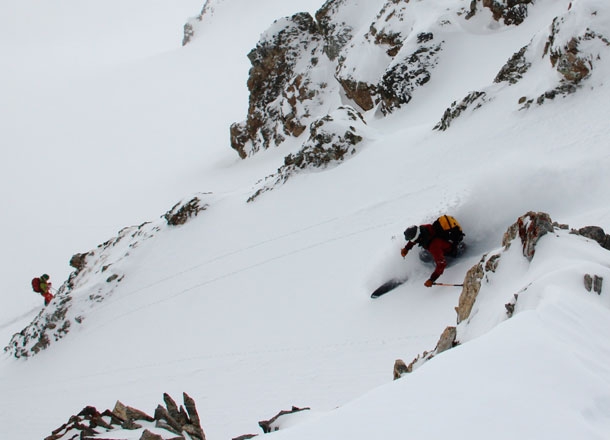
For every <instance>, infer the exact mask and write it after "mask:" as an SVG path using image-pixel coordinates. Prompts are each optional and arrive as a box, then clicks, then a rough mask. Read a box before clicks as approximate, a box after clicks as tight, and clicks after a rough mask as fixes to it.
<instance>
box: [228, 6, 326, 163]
mask: <svg viewBox="0 0 610 440" xmlns="http://www.w3.org/2000/svg"><path fill="white" fill-rule="evenodd" d="M278 24H281V25H283V26H281V29H280V30H279V31H276V32H275V33H273V34H271V35H270V34H263V37H261V40H260V41H259V42H258V44H257V45H256V47H255V48H254V49H253V50H252V51H251V52H250V53H249V54H248V58H249V60H250V62H251V64H252V67H251V69H250V72H249V78H248V90H249V91H250V103H249V109H248V116H247V119H246V121H244V122H240V123H235V124H232V125H231V128H230V134H231V147H232V148H233V149H235V150H236V151H237V152H238V154H239V156H240V157H241V158H246V157H248V155H250V154H252V153H255V152H256V151H258V150H260V149H266V148H269V147H271V146H274V145H279V144H281V143H282V142H283V141H284V140H285V137H286V136H290V135H291V136H298V135H299V134H300V133H302V131H303V130H304V128H305V124H304V122H302V118H304V117H305V115H304V114H302V113H301V112H300V111H299V109H298V106H297V102H299V103H300V102H303V101H307V100H311V99H313V97H315V95H316V93H317V91H316V90H315V89H314V85H313V84H311V83H310V81H309V79H306V78H304V77H303V76H300V72H296V71H295V67H296V64H297V62H298V61H299V60H300V59H303V58H305V57H310V59H311V58H314V59H315V58H316V53H317V52H318V51H319V52H320V54H321V53H322V50H323V41H322V35H321V34H320V29H319V27H318V25H317V24H316V23H315V21H314V19H313V17H311V15H309V14H307V13H300V14H295V15H293V16H292V17H290V18H285V19H282V20H278V21H277V22H276V27H277V25H278ZM286 107H288V108H290V110H289V111H286V110H285V108H286Z"/></svg>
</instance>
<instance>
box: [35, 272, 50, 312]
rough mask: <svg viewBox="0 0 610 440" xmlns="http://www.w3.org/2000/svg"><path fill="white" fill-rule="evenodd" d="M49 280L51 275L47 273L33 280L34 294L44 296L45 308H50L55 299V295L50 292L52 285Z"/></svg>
mask: <svg viewBox="0 0 610 440" xmlns="http://www.w3.org/2000/svg"><path fill="white" fill-rule="evenodd" d="M49 279H50V277H49V275H47V274H46V273H45V274H42V275H41V276H39V277H37V278H34V279H33V280H32V289H34V292H37V293H40V294H41V295H42V297H43V298H44V305H45V306H48V305H49V303H50V302H51V300H52V299H53V294H52V293H51V292H50V290H51V286H52V283H51V281H49Z"/></svg>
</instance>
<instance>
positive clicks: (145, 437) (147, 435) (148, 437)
mask: <svg viewBox="0 0 610 440" xmlns="http://www.w3.org/2000/svg"><path fill="white" fill-rule="evenodd" d="M140 440H163V437H161V436H160V435H159V434H153V433H152V432H150V431H149V430H148V429H145V430H144V432H143V433H142V436H141V437H140Z"/></svg>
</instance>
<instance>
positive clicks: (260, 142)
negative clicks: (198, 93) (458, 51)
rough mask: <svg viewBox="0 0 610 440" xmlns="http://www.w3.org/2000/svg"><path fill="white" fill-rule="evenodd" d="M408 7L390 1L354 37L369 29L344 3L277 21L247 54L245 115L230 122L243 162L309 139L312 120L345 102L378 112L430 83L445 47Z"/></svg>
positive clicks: (332, 3) (337, 1) (406, 99)
mask: <svg viewBox="0 0 610 440" xmlns="http://www.w3.org/2000/svg"><path fill="white" fill-rule="evenodd" d="M410 7H411V6H410V5H409V2H402V1H400V2H398V1H395V0H388V1H387V2H386V3H385V4H384V6H383V8H382V9H381V11H377V16H376V17H375V18H373V20H372V23H371V24H369V25H368V31H366V32H364V33H355V32H356V31H355V30H359V29H362V28H364V29H367V27H366V25H367V18H366V16H363V13H362V11H361V9H362V8H360V9H359V7H358V5H357V4H354V3H353V2H350V1H346V0H328V1H327V2H326V3H324V5H323V6H322V7H321V8H320V9H319V10H318V11H317V13H316V14H315V19H314V18H313V17H311V16H310V15H309V14H307V13H300V14H295V15H293V16H292V17H289V18H284V19H281V20H278V21H276V22H275V23H274V24H273V25H272V26H271V28H269V29H268V30H267V31H266V32H265V33H264V34H263V35H262V37H261V39H260V40H259V42H258V44H257V45H256V47H255V48H254V49H253V50H252V51H251V52H250V54H249V55H248V58H249V59H250V62H251V64H252V67H251V69H250V73H249V79H248V90H249V91H250V98H249V108H248V114H247V118H246V120H245V121H242V122H237V123H234V124H232V125H231V128H230V138H231V146H232V148H233V149H235V150H236V151H237V153H238V154H239V156H240V157H241V158H247V157H249V156H251V155H252V154H255V153H256V152H258V151H260V150H263V149H267V148H270V147H276V146H279V145H280V144H282V143H283V142H284V141H285V140H286V139H288V138H289V137H291V138H295V137H300V136H302V135H303V136H308V135H309V133H307V132H308V130H309V129H310V127H311V123H312V122H314V121H316V120H317V119H319V118H321V117H324V115H325V114H328V113H332V111H333V109H334V108H338V107H339V106H341V105H344V103H343V102H342V101H345V98H347V99H348V100H350V101H351V102H352V103H353V105H354V106H356V107H359V108H360V109H362V110H365V111H368V110H371V109H373V108H375V107H376V106H378V105H379V106H380V111H381V112H382V113H383V114H388V113H390V112H392V111H394V110H395V109H397V108H400V107H401V106H403V105H405V104H407V103H409V102H410V101H411V100H412V98H413V94H414V91H415V90H416V89H417V88H419V87H422V86H423V85H425V84H426V83H428V82H429V81H430V80H431V76H432V71H433V69H434V67H435V66H436V64H437V63H438V59H439V55H440V52H441V48H442V44H443V41H442V39H440V38H438V37H436V36H435V34H434V33H433V32H432V31H421V32H413V31H412V28H413V21H414V19H413V18H411V15H410V12H409V8H410ZM369 8H370V6H369ZM354 20H356V22H354ZM368 23H370V22H368ZM359 32H362V31H359ZM363 56H364V57H365V59H363ZM369 58H370V59H369ZM329 109H330V111H329Z"/></svg>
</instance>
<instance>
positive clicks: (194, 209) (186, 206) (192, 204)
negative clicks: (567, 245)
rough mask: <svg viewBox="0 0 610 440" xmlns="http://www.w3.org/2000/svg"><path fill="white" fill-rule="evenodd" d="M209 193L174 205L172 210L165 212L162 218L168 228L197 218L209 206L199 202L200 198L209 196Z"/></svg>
mask: <svg viewBox="0 0 610 440" xmlns="http://www.w3.org/2000/svg"><path fill="white" fill-rule="evenodd" d="M209 194H211V193H205V194H202V195H201V196H196V197H193V198H192V199H190V200H189V201H187V202H185V201H181V202H178V203H176V204H175V205H174V206H173V207H172V209H170V210H169V211H167V212H166V213H165V214H164V215H163V218H165V221H167V224H168V225H170V226H178V225H183V224H185V223H186V222H187V221H188V220H189V219H190V218H192V217H197V215H198V214H199V213H200V212H201V211H205V210H206V209H208V207H209V206H210V205H209V203H205V202H204V201H202V200H201V198H202V196H204V195H209Z"/></svg>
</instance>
